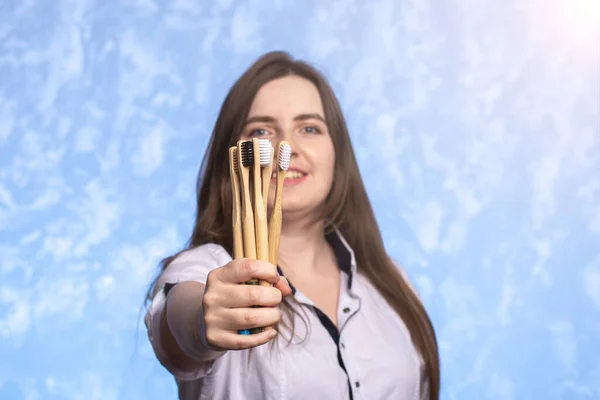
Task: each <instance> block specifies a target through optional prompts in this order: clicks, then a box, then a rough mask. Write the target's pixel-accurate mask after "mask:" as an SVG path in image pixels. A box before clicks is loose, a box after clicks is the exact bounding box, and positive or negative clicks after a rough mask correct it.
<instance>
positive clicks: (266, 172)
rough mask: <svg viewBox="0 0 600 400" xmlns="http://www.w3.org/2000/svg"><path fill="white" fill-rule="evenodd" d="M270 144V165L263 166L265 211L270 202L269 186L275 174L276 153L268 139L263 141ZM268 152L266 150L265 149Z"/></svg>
mask: <svg viewBox="0 0 600 400" xmlns="http://www.w3.org/2000/svg"><path fill="white" fill-rule="evenodd" d="M262 140H265V141H268V142H269V147H270V149H269V164H268V165H263V164H262V162H261V166H262V195H263V201H264V203H265V210H266V209H267V201H268V200H269V186H270V184H271V174H272V173H273V153H275V151H274V149H273V146H272V145H271V142H270V141H269V140H268V139H262ZM265 151H266V148H265Z"/></svg>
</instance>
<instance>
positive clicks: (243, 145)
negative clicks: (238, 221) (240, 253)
mask: <svg viewBox="0 0 600 400" xmlns="http://www.w3.org/2000/svg"><path fill="white" fill-rule="evenodd" d="M237 149H238V167H239V172H240V181H241V184H242V185H241V186H242V187H241V189H242V215H241V218H242V232H243V233H242V236H243V242H244V247H243V248H244V257H246V258H251V259H256V240H255V238H254V212H253V211H252V198H251V197H250V167H251V166H252V162H253V156H254V153H253V152H252V142H251V141H249V140H240V141H239V142H238V145H237Z"/></svg>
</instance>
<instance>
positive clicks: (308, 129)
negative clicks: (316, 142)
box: [303, 126, 321, 134]
mask: <svg viewBox="0 0 600 400" xmlns="http://www.w3.org/2000/svg"><path fill="white" fill-rule="evenodd" d="M303 129H304V132H306V133H311V134H317V133H321V131H320V130H319V128H317V127H314V126H305V127H304V128H303Z"/></svg>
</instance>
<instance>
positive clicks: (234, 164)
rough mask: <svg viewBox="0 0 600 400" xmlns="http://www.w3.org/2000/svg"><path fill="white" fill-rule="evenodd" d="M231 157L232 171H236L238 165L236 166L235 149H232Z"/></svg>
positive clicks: (236, 156)
mask: <svg viewBox="0 0 600 400" xmlns="http://www.w3.org/2000/svg"><path fill="white" fill-rule="evenodd" d="M231 158H232V161H233V171H234V172H238V169H239V166H238V155H237V151H234V152H232V153H231Z"/></svg>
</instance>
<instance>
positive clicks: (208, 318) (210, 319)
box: [204, 313, 217, 329]
mask: <svg viewBox="0 0 600 400" xmlns="http://www.w3.org/2000/svg"><path fill="white" fill-rule="evenodd" d="M216 323H217V318H216V316H215V315H214V314H213V313H204V324H205V325H206V328H207V329H208V328H210V327H212V326H215V325H216Z"/></svg>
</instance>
